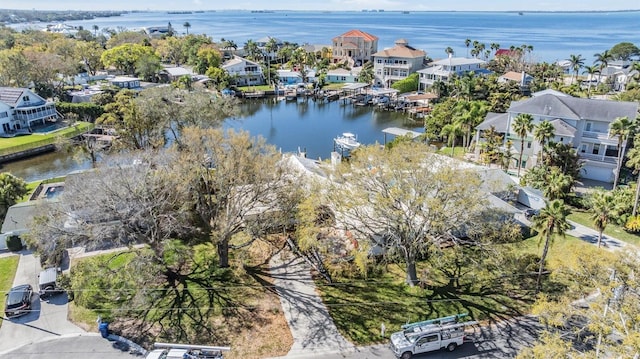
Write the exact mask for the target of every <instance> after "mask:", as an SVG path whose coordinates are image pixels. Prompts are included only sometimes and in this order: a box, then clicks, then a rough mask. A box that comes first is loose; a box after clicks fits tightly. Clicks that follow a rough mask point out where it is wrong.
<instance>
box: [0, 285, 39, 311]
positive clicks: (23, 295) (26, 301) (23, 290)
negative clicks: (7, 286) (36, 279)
mask: <svg viewBox="0 0 640 359" xmlns="http://www.w3.org/2000/svg"><path fill="white" fill-rule="evenodd" d="M32 295H33V288H32V287H31V286H30V285H29V284H23V285H19V286H17V287H13V288H11V290H10V291H9V293H7V301H6V303H5V307H4V314H5V316H6V317H7V318H12V317H17V316H20V315H24V314H28V313H29V312H30V311H31V296H32Z"/></svg>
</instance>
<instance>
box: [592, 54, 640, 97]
mask: <svg viewBox="0 0 640 359" xmlns="http://www.w3.org/2000/svg"><path fill="white" fill-rule="evenodd" d="M637 75H638V71H637V70H634V69H633V67H632V66H631V62H629V61H622V60H616V61H611V62H610V63H609V64H607V67H605V68H604V69H602V71H601V72H599V73H597V74H594V75H593V78H594V79H597V81H599V82H600V83H608V84H610V85H611V89H612V90H614V91H624V90H625V89H626V87H627V85H628V84H629V81H631V79H632V78H633V77H634V76H637ZM592 80H593V79H592ZM597 81H596V82H597Z"/></svg>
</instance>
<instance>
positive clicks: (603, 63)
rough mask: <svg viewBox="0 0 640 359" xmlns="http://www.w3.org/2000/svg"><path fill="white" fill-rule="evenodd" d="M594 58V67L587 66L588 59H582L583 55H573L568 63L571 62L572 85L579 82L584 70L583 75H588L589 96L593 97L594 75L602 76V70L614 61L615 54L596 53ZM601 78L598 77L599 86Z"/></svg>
mask: <svg viewBox="0 0 640 359" xmlns="http://www.w3.org/2000/svg"><path fill="white" fill-rule="evenodd" d="M593 56H594V57H595V60H594V61H593V65H591V66H588V65H585V61H586V59H585V58H584V57H582V55H581V54H578V55H575V54H571V55H569V58H568V59H567V61H569V68H570V69H571V71H572V75H571V84H574V83H575V82H576V81H577V79H578V73H579V72H580V70H581V69H583V68H584V71H583V72H582V73H583V74H587V75H588V81H589V84H588V89H587V95H588V96H591V82H592V81H593V77H594V75H595V74H601V73H602V70H604V69H605V68H606V67H607V66H608V65H609V63H610V62H611V61H612V60H613V59H614V57H613V54H611V52H610V51H609V50H604V51H603V52H601V53H596V54H594V55H593ZM601 78H602V76H598V83H597V85H598V86H599V85H600V81H601Z"/></svg>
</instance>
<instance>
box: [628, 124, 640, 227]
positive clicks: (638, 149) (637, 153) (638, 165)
mask: <svg viewBox="0 0 640 359" xmlns="http://www.w3.org/2000/svg"><path fill="white" fill-rule="evenodd" d="M627 158H629V160H627V167H630V168H633V173H634V174H637V175H638V177H637V179H636V197H635V199H634V201H633V212H632V216H633V217H635V216H636V214H637V213H638V198H639V197H640V135H636V136H635V137H634V139H633V148H632V149H630V150H629V152H627Z"/></svg>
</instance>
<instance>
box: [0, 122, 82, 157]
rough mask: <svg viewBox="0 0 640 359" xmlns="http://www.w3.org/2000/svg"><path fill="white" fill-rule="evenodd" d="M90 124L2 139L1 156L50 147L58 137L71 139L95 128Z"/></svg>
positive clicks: (0, 145)
mask: <svg viewBox="0 0 640 359" xmlns="http://www.w3.org/2000/svg"><path fill="white" fill-rule="evenodd" d="M93 126H94V125H93V124H92V123H89V122H82V121H79V122H76V123H75V124H74V125H73V126H71V127H68V128H65V129H63V130H60V131H56V132H53V133H50V134H46V135H39V134H31V135H25V136H16V137H11V138H0V155H6V154H9V153H13V152H19V151H24V150H28V149H31V148H36V147H41V146H46V145H50V144H53V143H55V142H56V139H57V137H60V136H61V137H65V138H71V137H75V136H77V135H79V134H81V133H84V132H87V131H88V130H90V129H91V128H93Z"/></svg>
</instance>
